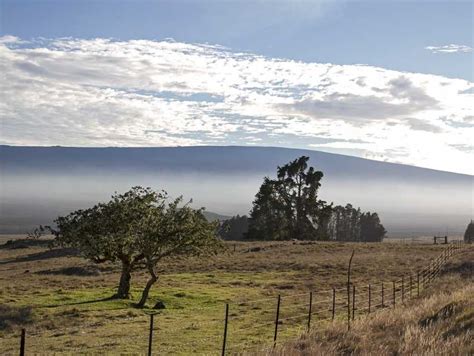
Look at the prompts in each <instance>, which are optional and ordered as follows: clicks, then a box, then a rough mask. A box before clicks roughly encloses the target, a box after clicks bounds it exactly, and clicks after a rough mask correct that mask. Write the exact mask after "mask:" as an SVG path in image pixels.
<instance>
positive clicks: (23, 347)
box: [20, 328, 26, 356]
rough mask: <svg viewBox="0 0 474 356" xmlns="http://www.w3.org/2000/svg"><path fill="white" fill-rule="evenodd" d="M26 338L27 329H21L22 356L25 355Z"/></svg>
mask: <svg viewBox="0 0 474 356" xmlns="http://www.w3.org/2000/svg"><path fill="white" fill-rule="evenodd" d="M25 339H26V330H25V329H24V328H23V329H21V336H20V356H25Z"/></svg>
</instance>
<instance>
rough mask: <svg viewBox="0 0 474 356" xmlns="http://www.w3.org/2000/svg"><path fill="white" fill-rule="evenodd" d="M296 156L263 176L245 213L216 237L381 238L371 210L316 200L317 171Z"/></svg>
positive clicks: (319, 173)
mask: <svg viewBox="0 0 474 356" xmlns="http://www.w3.org/2000/svg"><path fill="white" fill-rule="evenodd" d="M308 160H309V157H306V156H302V157H300V158H298V159H296V160H294V161H292V162H289V163H288V164H286V165H284V166H281V167H278V170H277V178H276V179H270V178H268V177H265V178H264V180H263V183H262V185H261V187H260V189H259V191H258V192H257V195H256V196H255V200H254V202H253V208H252V210H251V212H250V217H249V218H248V219H247V217H246V216H236V217H233V218H232V219H230V220H227V221H226V222H224V223H223V225H222V228H221V236H222V237H223V238H226V239H227V238H228V239H242V238H247V239H252V240H290V239H298V240H337V241H370V242H375V241H381V240H382V239H383V237H384V235H385V233H386V231H385V228H384V227H383V225H382V224H381V222H380V218H379V216H378V215H377V213H371V212H361V210H360V209H355V208H354V207H352V205H350V204H348V205H346V206H345V207H342V206H333V205H332V204H328V203H327V202H325V201H323V200H320V199H318V190H319V188H320V187H321V179H322V178H323V173H322V172H321V171H317V170H315V169H314V167H308Z"/></svg>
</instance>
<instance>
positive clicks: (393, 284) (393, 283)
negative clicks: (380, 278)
mask: <svg viewBox="0 0 474 356" xmlns="http://www.w3.org/2000/svg"><path fill="white" fill-rule="evenodd" d="M392 286H393V307H394V308H395V298H396V297H395V281H393V282H392Z"/></svg>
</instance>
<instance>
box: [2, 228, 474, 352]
mask: <svg viewBox="0 0 474 356" xmlns="http://www.w3.org/2000/svg"><path fill="white" fill-rule="evenodd" d="M12 237H14V236H3V237H1V238H0V244H1V243H3V242H4V241H7V240H8V239H11V238H12ZM227 246H228V251H227V252H226V253H222V254H220V255H218V256H214V257H212V258H203V259H199V258H187V259H170V260H167V261H166V262H165V263H163V265H162V275H161V277H160V279H159V281H158V283H157V284H156V285H155V286H154V288H153V289H152V292H151V298H150V301H149V303H148V304H149V306H152V305H153V304H154V303H155V302H156V301H157V300H161V301H163V302H164V303H165V305H166V309H164V310H160V311H159V314H158V315H157V316H156V317H155V320H156V321H155V322H156V326H155V339H154V348H155V350H156V352H158V353H161V354H191V353H197V354H219V350H220V347H221V346H220V345H221V342H222V327H223V317H224V305H225V303H226V302H228V303H230V319H229V334H228V335H229V336H228V345H229V350H230V351H231V352H232V351H238V350H240V349H241V348H243V347H244V346H245V347H249V346H252V345H262V341H263V340H266V341H267V342H270V341H271V340H272V335H273V328H274V326H273V320H274V310H275V305H276V297H277V295H278V294H280V295H281V296H282V309H281V313H282V318H285V317H289V316H292V315H295V316H298V315H299V316H300V317H296V318H294V319H292V320H288V321H285V322H284V323H283V324H282V325H281V326H280V329H281V330H280V336H279V340H282V341H283V340H285V339H290V338H294V337H296V336H297V335H299V334H300V333H301V332H302V331H303V330H304V327H305V321H304V320H305V319H304V317H301V316H303V315H304V313H305V310H306V307H307V296H308V292H309V291H310V290H312V291H315V299H316V301H318V302H321V304H316V305H321V308H319V307H318V306H315V319H316V321H317V319H318V318H320V319H324V318H327V317H328V316H329V315H330V310H328V309H327V308H326V306H325V305H326V304H324V303H322V302H323V301H324V302H325V303H326V302H327V303H329V302H330V300H331V294H330V289H331V288H333V287H334V288H335V289H336V290H337V293H338V294H337V301H336V307H337V313H336V319H339V318H343V317H344V313H345V310H344V300H343V296H344V291H343V288H344V285H345V279H346V269H347V262H348V259H349V256H350V254H351V251H352V250H353V249H354V250H355V257H354V261H353V281H354V283H355V285H356V286H358V288H360V289H361V290H362V289H364V288H366V286H367V285H368V283H373V284H374V285H376V283H375V282H380V281H382V280H383V281H385V282H386V285H389V284H390V282H391V281H392V280H395V279H398V278H401V277H402V276H403V275H407V274H409V273H412V274H414V275H416V272H417V271H418V270H421V269H422V268H423V267H425V266H427V265H428V263H429V260H430V259H432V258H434V257H436V256H438V255H439V254H440V253H441V252H442V249H443V248H444V246H443V245H432V244H428V243H417V242H415V243H399V242H392V243H381V244H377V243H373V244H368V243H359V244H354V243H353V244H351V243H334V242H317V243H314V242H294V243H293V242H252V243H245V242H236V243H233V242H229V243H228V244H227ZM234 248H235V252H234ZM473 260H474V248H473V247H469V248H466V249H465V250H463V252H462V253H460V254H459V255H456V256H455V257H454V259H453V262H452V263H453V264H454V263H463V261H468V262H470V263H472V261H473ZM118 272H119V269H118V267H117V266H113V265H109V264H106V265H94V264H90V263H88V262H87V261H85V260H84V259H82V258H80V257H77V256H71V255H70V251H65V250H56V251H50V250H49V249H47V248H46V247H44V246H35V247H28V248H22V249H6V248H1V249H0V305H2V306H3V308H5V309H4V310H0V312H2V313H4V315H7V316H8V318H7V319H8V320H7V322H6V323H3V324H2V323H0V349H1V350H4V351H5V353H6V354H17V352H18V343H19V340H18V333H19V329H20V327H21V325H23V326H26V328H27V334H28V337H27V350H29V351H30V352H31V353H47V352H68V353H77V352H79V351H80V352H83V353H91V352H101V353H102V352H113V353H118V352H122V353H144V352H145V351H146V348H147V338H148V331H147V329H148V322H149V318H148V316H146V315H145V314H144V311H142V310H138V309H135V308H133V306H132V304H131V303H132V302H133V301H137V299H138V297H139V293H140V291H141V288H142V287H143V286H144V284H145V281H146V278H147V276H146V274H144V273H143V272H137V273H136V274H135V275H134V276H133V279H132V285H133V300H132V301H113V300H112V301H111V300H103V299H105V298H106V297H108V296H110V295H112V294H113V292H114V288H115V285H116V283H117V281H118V277H119V274H118ZM469 283H472V279H469ZM423 293H425V292H423ZM426 293H428V291H426ZM387 298H388V297H387ZM101 299H102V300H101ZM323 305H324V306H323ZM5 306H6V307H5ZM6 308H8V309H6ZM29 308H31V310H30V309H29ZM318 308H319V309H318ZM145 311H149V310H145ZM0 319H1V318H0Z"/></svg>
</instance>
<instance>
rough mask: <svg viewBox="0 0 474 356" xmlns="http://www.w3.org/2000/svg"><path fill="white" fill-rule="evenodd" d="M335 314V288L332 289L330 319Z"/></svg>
mask: <svg viewBox="0 0 474 356" xmlns="http://www.w3.org/2000/svg"><path fill="white" fill-rule="evenodd" d="M335 316H336V289H335V288H333V289H332V320H334V317H335Z"/></svg>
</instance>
